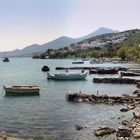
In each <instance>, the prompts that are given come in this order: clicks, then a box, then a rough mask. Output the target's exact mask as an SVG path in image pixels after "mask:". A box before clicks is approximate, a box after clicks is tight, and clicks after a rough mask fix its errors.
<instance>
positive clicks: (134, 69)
mask: <svg viewBox="0 0 140 140" xmlns="http://www.w3.org/2000/svg"><path fill="white" fill-rule="evenodd" d="M128 71H129V72H134V73H140V69H136V68H133V69H132V68H130V69H129V70H128Z"/></svg>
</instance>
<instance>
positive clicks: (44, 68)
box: [41, 66, 50, 72]
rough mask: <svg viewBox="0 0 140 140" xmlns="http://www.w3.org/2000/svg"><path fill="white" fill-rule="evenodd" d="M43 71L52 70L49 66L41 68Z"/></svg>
mask: <svg viewBox="0 0 140 140" xmlns="http://www.w3.org/2000/svg"><path fill="white" fill-rule="evenodd" d="M41 70H42V71H43V72H47V71H49V70H50V68H49V67H48V66H43V67H42V68H41Z"/></svg>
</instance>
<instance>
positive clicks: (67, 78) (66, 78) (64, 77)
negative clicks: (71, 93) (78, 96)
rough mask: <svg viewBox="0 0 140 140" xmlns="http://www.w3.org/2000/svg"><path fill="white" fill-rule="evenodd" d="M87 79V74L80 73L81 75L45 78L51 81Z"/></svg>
mask: <svg viewBox="0 0 140 140" xmlns="http://www.w3.org/2000/svg"><path fill="white" fill-rule="evenodd" d="M86 77H87V73H81V74H69V75H67V74H54V75H52V74H49V73H48V76H47V78H48V79H53V80H85V79H86Z"/></svg>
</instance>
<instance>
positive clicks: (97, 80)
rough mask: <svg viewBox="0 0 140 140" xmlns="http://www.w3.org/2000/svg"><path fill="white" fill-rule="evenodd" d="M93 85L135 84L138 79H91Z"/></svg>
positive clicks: (139, 79)
mask: <svg viewBox="0 0 140 140" xmlns="http://www.w3.org/2000/svg"><path fill="white" fill-rule="evenodd" d="M93 82H94V83H114V84H115V83H116V84H137V83H139V82H140V78H130V77H118V78H99V77H95V78H93Z"/></svg>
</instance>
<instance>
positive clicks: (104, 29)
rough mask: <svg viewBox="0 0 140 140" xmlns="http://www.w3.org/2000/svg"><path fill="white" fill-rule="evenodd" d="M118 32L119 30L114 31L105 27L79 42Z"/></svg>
mask: <svg viewBox="0 0 140 140" xmlns="http://www.w3.org/2000/svg"><path fill="white" fill-rule="evenodd" d="M116 32H119V31H117V30H112V29H109V28H105V27H101V28H99V29H97V30H96V31H94V32H92V33H90V34H88V35H86V36H83V37H80V38H79V40H80V41H81V40H84V39H87V38H91V37H94V36H98V35H102V34H108V33H116Z"/></svg>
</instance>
